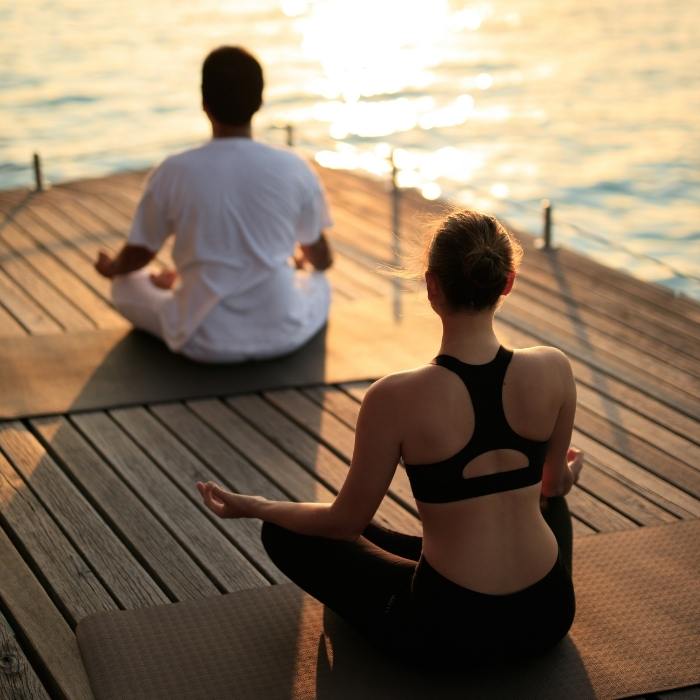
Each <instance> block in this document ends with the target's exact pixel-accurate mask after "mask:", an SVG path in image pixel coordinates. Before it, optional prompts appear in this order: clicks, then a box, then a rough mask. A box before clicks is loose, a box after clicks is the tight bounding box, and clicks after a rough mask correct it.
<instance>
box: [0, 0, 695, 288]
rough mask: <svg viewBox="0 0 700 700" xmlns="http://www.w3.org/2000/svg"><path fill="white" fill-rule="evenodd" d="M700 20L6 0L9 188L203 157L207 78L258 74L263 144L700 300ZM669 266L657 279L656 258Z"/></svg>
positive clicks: (580, 9)
mask: <svg viewBox="0 0 700 700" xmlns="http://www.w3.org/2000/svg"><path fill="white" fill-rule="evenodd" d="M698 26H699V25H698V9H697V4H696V3H693V2H684V1H681V0H617V1H616V2H614V3H611V2H609V0H557V2H552V1H551V0H491V1H484V2H457V1H452V0H430V1H428V0H316V1H311V0H255V1H253V0H218V1H215V0H187V1H185V0H147V1H146V2H144V1H143V0H138V1H137V0H103V1H102V2H100V3H95V2H92V1H89V0H62V1H58V0H53V1H51V0H12V1H8V0H0V189H4V188H11V187H17V186H26V185H30V184H31V182H32V173H31V170H30V168H29V166H30V160H31V155H32V153H33V152H35V151H37V152H39V153H40V154H41V156H42V160H43V163H44V170H45V174H46V176H47V178H48V179H49V180H50V181H52V182H61V181H65V180H70V179H74V178H78V177H86V176H96V175H102V174H105V173H109V172H113V171H117V170H122V169H126V168H140V167H147V166H150V165H152V164H154V163H156V162H158V160H160V159H161V158H163V157H164V156H165V155H167V154H168V153H171V152H173V151H177V150H181V149H183V148H186V147H189V146H191V145H194V144H196V143H199V142H201V141H203V140H205V139H206V138H207V136H208V127H207V122H206V120H205V118H204V115H203V114H202V112H201V107H200V96H199V80H200V75H199V71H200V65H201V61H202V59H203V57H204V56H205V55H206V53H207V51H208V50H210V49H211V48H213V47H215V46H217V45H220V44H223V43H238V44H242V45H245V46H247V47H249V48H250V49H251V50H252V51H253V52H254V53H256V54H257V55H258V56H259V57H260V59H261V61H262V62H263V64H264V66H265V70H266V80H267V88H266V93H265V106H264V109H263V111H262V112H261V113H260V114H259V115H258V116H257V117H256V120H255V132H256V136H257V137H259V138H262V139H266V140H270V141H272V142H282V141H283V140H284V129H283V128H282V127H284V125H286V124H288V123H289V124H293V125H294V135H295V141H296V142H297V144H298V147H299V148H301V149H303V150H305V151H308V152H309V153H310V154H311V155H313V156H314V157H316V158H317V160H319V162H321V163H322V164H324V165H328V166H331V167H347V168H357V169H361V170H366V171H369V172H371V173H374V174H375V175H378V176H381V177H386V176H387V173H388V171H389V167H390V166H389V160H388V156H389V154H390V153H391V152H392V150H393V153H394V159H395V162H396V163H397V165H398V166H399V168H400V173H399V181H400V184H401V185H402V186H414V187H418V188H420V189H422V191H423V192H424V194H425V195H426V196H427V197H436V196H448V197H452V198H454V199H456V200H457V201H460V202H462V203H464V204H465V205H470V206H476V207H480V208H482V209H486V210H489V211H492V212H494V213H496V214H498V215H500V216H502V217H503V218H505V219H507V220H508V221H510V222H511V223H513V224H515V225H517V226H520V227H522V228H525V229H526V230H530V231H532V232H537V231H539V230H540V228H541V214H540V202H541V200H542V199H544V198H546V199H549V200H550V201H551V202H552V203H553V207H554V208H553V211H554V236H555V241H556V242H558V243H561V244H562V245H567V246H571V247H573V248H576V249H578V250H582V251H585V252H587V253H588V254H590V255H591V256H593V257H596V258H597V259H600V260H602V261H603V262H605V263H607V264H609V265H612V266H617V267H621V268H624V269H627V270H629V271H631V272H632V273H633V274H635V275H637V276H639V277H641V278H643V279H647V280H651V281H655V282H658V283H661V284H664V285H667V286H669V287H671V288H672V289H674V290H675V291H677V292H678V293H683V294H687V295H689V296H692V297H694V298H698V299H700V71H699V70H698V66H700V41H699V40H698V39H699V37H698V34H699V33H700V32H698ZM655 261H658V262H655Z"/></svg>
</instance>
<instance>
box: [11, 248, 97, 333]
mask: <svg viewBox="0 0 700 700" xmlns="http://www.w3.org/2000/svg"><path fill="white" fill-rule="evenodd" d="M0 258H2V260H3V262H2V269H3V270H4V271H5V273H6V274H7V276H8V277H10V278H11V279H12V280H13V282H15V283H16V284H17V286H19V287H20V288H21V289H22V290H23V291H24V292H25V293H26V294H27V295H28V296H30V297H31V298H32V299H34V301H35V302H36V303H37V304H38V305H39V306H41V307H42V308H43V309H44V310H45V311H46V312H47V313H48V314H49V315H50V316H51V318H53V319H54V320H55V321H56V322H57V323H59V324H60V325H61V326H62V327H63V328H64V329H67V330H76V331H78V330H90V329H92V328H94V327H95V325H94V324H93V323H92V322H91V321H90V319H89V318H87V317H86V316H85V315H84V314H83V313H81V312H80V311H79V310H78V309H76V308H75V306H73V304H71V303H70V302H69V301H68V300H67V299H66V298H65V297H64V296H63V294H62V293H61V292H60V291H59V290H58V289H57V288H56V287H55V286H53V284H51V282H50V281H49V280H47V279H46V278H45V277H44V275H43V273H42V265H43V263H44V262H45V254H44V253H41V252H39V251H36V250H34V251H30V254H29V256H28V257H24V256H21V255H18V254H16V253H15V252H14V251H13V250H12V249H11V248H9V247H8V246H7V245H5V243H4V242H3V240H0ZM30 263H31V264H30Z"/></svg>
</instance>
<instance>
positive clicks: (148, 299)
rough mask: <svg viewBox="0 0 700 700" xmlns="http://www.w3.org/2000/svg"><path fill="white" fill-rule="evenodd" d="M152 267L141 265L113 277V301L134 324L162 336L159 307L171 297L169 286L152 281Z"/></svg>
mask: <svg viewBox="0 0 700 700" xmlns="http://www.w3.org/2000/svg"><path fill="white" fill-rule="evenodd" d="M151 272H153V270H152V269H151V268H143V269H141V270H137V271H136V272H132V273H131V274H129V275H119V276H118V277H115V278H114V279H113V280H112V303H113V304H114V306H115V308H116V309H117V311H118V312H119V313H120V314H121V315H122V316H124V318H126V319H127V321H130V322H131V323H132V325H133V326H135V327H136V328H139V329H141V330H142V331H147V332H148V333H151V334H152V335H155V336H156V337H158V338H160V339H161V340H162V339H163V328H162V326H161V322H160V314H159V311H160V307H161V306H163V304H165V303H166V302H168V301H170V300H171V299H172V298H173V291H172V289H161V288H160V287H156V285H155V284H153V282H151V279H150V274H151Z"/></svg>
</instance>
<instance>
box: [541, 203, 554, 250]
mask: <svg viewBox="0 0 700 700" xmlns="http://www.w3.org/2000/svg"><path fill="white" fill-rule="evenodd" d="M542 248H544V250H551V249H552V203H551V202H550V201H549V200H548V199H543V200H542Z"/></svg>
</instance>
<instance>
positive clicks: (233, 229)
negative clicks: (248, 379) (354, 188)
mask: <svg viewBox="0 0 700 700" xmlns="http://www.w3.org/2000/svg"><path fill="white" fill-rule="evenodd" d="M262 90H263V73H262V68H261V67H260V64H259V63H258V61H257V60H256V59H255V58H254V57H253V56H251V55H250V54H249V53H248V52H247V51H245V50H244V49H242V48H239V47H234V46H222V47H220V48H218V49H216V50H214V51H212V52H211V53H210V54H209V55H208V56H207V58H206V60H205V61H204V64H203V66H202V101H203V107H204V111H205V113H206V115H207V117H208V119H209V121H210V123H211V128H212V136H213V137H212V139H211V140H210V141H209V142H208V143H206V144H205V145H203V146H201V147H199V148H193V149H191V150H189V151H185V152H183V153H179V154H177V155H174V156H171V157H169V158H166V160H165V161H164V162H163V163H161V164H160V165H159V166H158V167H157V168H156V169H155V170H154V171H153V173H152V174H151V176H150V178H149V180H148V183H147V185H146V189H145V192H144V194H143V196H142V198H141V201H140V203H139V205H138V208H137V210H136V214H135V216H134V220H133V223H132V227H131V232H130V234H129V238H128V240H127V243H126V245H124V246H123V247H122V249H121V250H120V251H119V252H118V253H117V255H116V256H114V257H113V256H111V255H109V254H107V253H106V252H101V253H100V255H99V257H98V260H97V262H96V263H95V267H96V268H97V271H98V272H99V273H100V274H102V275H104V276H105V277H108V278H110V279H111V280H112V300H113V302H114V305H115V307H116V309H117V310H118V311H119V312H121V314H122V315H123V316H125V317H126V318H127V319H128V320H129V321H131V323H132V324H133V325H134V326H136V327H137V328H140V329H142V330H145V331H148V332H149V333H152V334H153V335H156V336H158V337H159V338H162V339H163V340H164V341H165V343H166V344H167V345H168V347H169V348H170V349H171V350H172V351H174V352H178V353H181V354H183V355H185V356H187V357H189V358H191V359H193V360H196V361H200V362H235V361H239V360H246V359H251V358H256V359H259V358H264V357H273V356H277V355H283V354H286V353H289V352H292V351H293V350H296V349H297V348H298V347H299V346H301V345H303V344H304V343H305V342H306V341H307V340H309V339H310V338H311V336H313V335H314V334H315V333H316V332H318V331H319V330H320V329H321V327H322V326H323V325H324V324H325V323H326V319H327V317H328V310H329V304H330V287H329V284H328V280H327V279H326V277H325V275H324V274H322V270H325V269H326V268H328V267H329V266H330V265H331V262H332V254H331V249H330V246H329V244H328V241H327V239H326V237H325V235H324V229H325V228H326V227H328V226H330V225H331V219H330V216H329V213H328V208H327V206H326V201H325V197H324V194H323V190H322V188H321V185H320V183H319V181H318V178H317V177H316V175H315V173H314V172H313V171H312V170H311V168H310V167H309V166H308V164H307V163H306V162H305V161H304V160H303V159H302V158H300V157H299V156H297V155H296V154H295V153H293V152H292V151H289V150H287V149H281V148H273V147H271V146H268V145H265V144H263V143H260V142H259V141H255V140H254V139H253V138H252V130H251V121H252V118H253V115H254V114H255V112H256V111H257V110H258V108H259V107H260V106H261V103H262ZM170 235H173V236H174V245H173V250H172V256H173V261H174V263H175V267H176V269H174V270H162V271H157V270H154V269H148V268H147V266H148V265H149V263H150V262H151V261H152V260H153V258H154V257H155V255H156V253H158V251H159V250H160V249H161V247H162V246H163V244H164V243H165V241H166V239H167V238H168V237H169V236H170ZM292 258H293V260H294V264H293V265H290V261H291V260H292ZM304 268H310V269H304Z"/></svg>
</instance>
